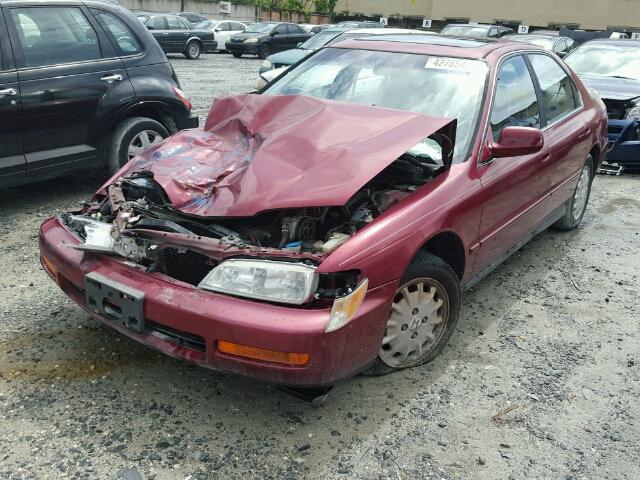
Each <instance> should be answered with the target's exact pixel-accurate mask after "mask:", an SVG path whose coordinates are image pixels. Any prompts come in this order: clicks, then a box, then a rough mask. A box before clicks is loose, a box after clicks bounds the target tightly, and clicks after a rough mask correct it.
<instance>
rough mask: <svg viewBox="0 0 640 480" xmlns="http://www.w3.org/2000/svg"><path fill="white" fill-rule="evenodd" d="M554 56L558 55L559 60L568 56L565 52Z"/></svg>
mask: <svg viewBox="0 0 640 480" xmlns="http://www.w3.org/2000/svg"><path fill="white" fill-rule="evenodd" d="M556 55H558V56H559V57H560V58H564V57H566V56H567V55H568V53H567V52H556Z"/></svg>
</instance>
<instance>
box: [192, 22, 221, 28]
mask: <svg viewBox="0 0 640 480" xmlns="http://www.w3.org/2000/svg"><path fill="white" fill-rule="evenodd" d="M216 24H217V23H216V22H209V21H206V22H200V23H196V24H195V25H194V26H193V28H197V29H200V30H213V29H214V28H216V27H215V25H216Z"/></svg>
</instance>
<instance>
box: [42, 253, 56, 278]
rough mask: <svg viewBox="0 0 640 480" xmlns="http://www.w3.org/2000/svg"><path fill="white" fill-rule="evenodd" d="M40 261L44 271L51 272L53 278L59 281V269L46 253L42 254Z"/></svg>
mask: <svg viewBox="0 0 640 480" xmlns="http://www.w3.org/2000/svg"><path fill="white" fill-rule="evenodd" d="M40 263H41V264H42V267H43V268H44V271H45V272H47V273H48V274H49V276H50V277H51V278H53V279H54V280H55V281H56V282H57V281H58V269H57V268H56V267H55V265H54V264H53V262H52V261H51V260H49V259H48V258H47V257H45V256H44V255H40Z"/></svg>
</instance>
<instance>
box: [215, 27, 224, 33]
mask: <svg viewBox="0 0 640 480" xmlns="http://www.w3.org/2000/svg"><path fill="white" fill-rule="evenodd" d="M221 31H222V29H221V28H220V27H218V28H216V29H215V30H214V32H221Z"/></svg>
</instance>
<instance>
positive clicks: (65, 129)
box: [5, 4, 133, 175]
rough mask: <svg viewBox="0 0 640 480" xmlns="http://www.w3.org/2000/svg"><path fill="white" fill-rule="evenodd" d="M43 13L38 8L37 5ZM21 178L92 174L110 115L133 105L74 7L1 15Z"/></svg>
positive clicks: (114, 61)
mask: <svg viewBox="0 0 640 480" xmlns="http://www.w3.org/2000/svg"><path fill="white" fill-rule="evenodd" d="M43 5H46V4H43ZM5 17H6V20H7V26H8V28H9V31H10V32H11V37H12V38H13V39H15V41H14V42H13V46H14V54H15V61H16V66H17V69H18V79H19V81H20V93H21V100H22V111H23V118H24V125H25V132H24V152H25V156H26V160H27V173H28V175H39V174H46V173H47V172H48V171H52V170H56V172H58V173H59V170H60V169H66V168H84V167H88V166H92V167H95V166H96V161H95V160H96V158H97V156H98V148H99V147H100V146H101V144H100V142H101V141H102V140H103V139H104V137H105V136H106V135H105V132H104V131H101V129H99V128H96V125H97V122H99V121H100V120H101V119H104V117H105V115H108V114H109V112H110V110H112V109H116V108H117V107H118V106H119V105H122V104H125V103H126V102H129V101H131V100H132V99H133V87H132V86H131V84H130V83H129V81H128V78H127V72H126V71H125V69H124V68H123V65H122V61H121V60H120V58H118V56H117V55H116V53H115V51H114V49H113V47H112V45H111V44H110V42H109V41H108V39H107V37H106V35H105V33H104V32H103V30H102V29H101V28H100V26H99V24H98V23H97V22H96V20H95V19H94V18H93V17H92V16H91V15H90V14H89V12H88V11H87V10H86V8H85V7H84V6H82V5H80V4H78V5H75V6H74V5H73V4H67V5H56V6H29V7H6V8H5Z"/></svg>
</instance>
